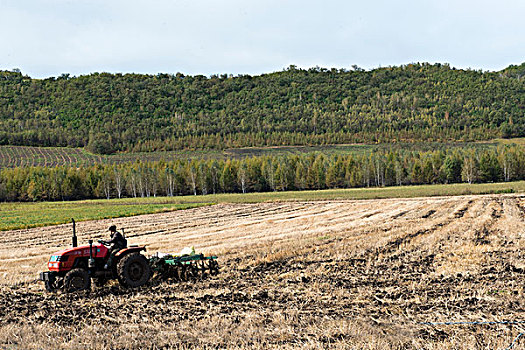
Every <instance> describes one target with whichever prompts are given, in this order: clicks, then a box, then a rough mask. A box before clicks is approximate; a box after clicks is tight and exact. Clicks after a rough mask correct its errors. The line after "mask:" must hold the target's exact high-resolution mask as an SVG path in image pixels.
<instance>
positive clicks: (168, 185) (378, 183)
mask: <svg viewBox="0 0 525 350" xmlns="http://www.w3.org/2000/svg"><path fill="white" fill-rule="evenodd" d="M524 179H525V152H524V150H523V148H522V147H519V146H505V147H499V148H497V149H486V150H481V151H480V150H476V149H473V148H472V149H467V148H465V149H460V148H458V149H454V150H437V151H426V152H423V151H407V150H390V151H373V152H370V153H368V154H361V155H350V154H346V155H338V154H335V155H330V156H327V155H324V154H322V153H318V152H316V153H310V154H304V155H285V156H258V157H257V156H254V157H251V158H244V159H226V160H217V159H193V160H176V161H170V162H165V161H157V162H140V161H138V162H132V163H131V162H130V163H123V164H97V165H93V166H84V167H79V168H73V167H65V166H57V167H48V168H45V167H21V168H9V169H3V170H1V171H0V200H1V201H44V200H76V199H90V198H108V199H109V198H123V197H153V196H179V195H201V194H203V195H205V194H212V193H247V192H262V191H288V190H320V189H327V188H355V187H382V186H401V185H416V184H444V183H458V182H468V183H475V182H498V181H514V180H524Z"/></svg>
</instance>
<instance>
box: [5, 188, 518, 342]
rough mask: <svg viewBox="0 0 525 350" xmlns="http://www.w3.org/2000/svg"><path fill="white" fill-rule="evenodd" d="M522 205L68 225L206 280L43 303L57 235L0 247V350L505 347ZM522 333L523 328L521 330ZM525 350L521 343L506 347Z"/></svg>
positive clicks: (486, 201) (339, 206)
mask: <svg viewBox="0 0 525 350" xmlns="http://www.w3.org/2000/svg"><path fill="white" fill-rule="evenodd" d="M524 217H525V196H521V195H490V196H462V197H439V198H413V199H385V200H363V201H330V202H328V201H326V202H282V203H263V204H221V205H215V206H211V207H201V208H195V209H189V210H185V211H178V212H171V213H164V214H153V215H144V216H137V217H133V218H122V219H113V220H102V221H93V222H83V223H79V224H78V227H77V229H78V231H79V236H80V241H87V239H88V238H93V239H95V240H96V239H99V238H102V237H104V236H107V235H106V232H105V230H106V229H107V227H108V226H109V224H110V223H114V224H116V225H117V226H118V227H119V228H120V227H124V228H125V232H126V234H127V237H128V241H129V242H130V243H131V244H138V243H144V244H147V245H148V251H149V252H150V253H153V252H155V251H161V252H170V251H179V250H180V249H181V248H182V247H184V246H191V245H193V246H195V249H196V250H197V251H202V252H204V253H213V254H216V255H218V256H219V263H220V265H221V273H220V274H219V275H218V276H215V277H210V278H208V279H206V280H202V281H192V282H173V281H159V280H154V281H152V282H151V284H150V285H148V286H146V287H143V288H141V289H138V290H125V289H121V288H120V287H119V286H118V285H109V286H106V287H102V288H94V289H93V291H92V292H91V293H90V294H82V293H81V294H71V295H63V294H58V295H50V294H47V293H45V292H43V286H42V285H39V284H37V283H34V282H33V281H32V280H34V278H35V277H36V275H37V273H38V272H39V271H41V270H44V269H45V262H46V260H47V259H48V257H49V255H51V253H52V252H54V251H56V250H59V249H60V248H62V247H64V246H68V245H69V244H70V229H69V227H68V226H54V227H46V228H38V229H29V230H20V231H8V232H3V233H2V234H1V236H0V262H1V264H0V277H1V279H0V281H1V284H2V285H1V287H0V292H1V294H0V305H1V308H0V348H12V349H26V348H38V349H40V348H45V349H47V348H50V349H51V348H52V349H60V348H66V349H90V348H107V349H133V348H152V349H155V348H193V347H195V348H228V349H229V348H345V349H505V348H507V347H508V346H509V345H510V344H511V342H512V341H513V340H514V339H515V338H516V337H517V336H518V334H520V333H521V332H522V331H524V328H525V324H507V325H501V324H493V325H452V326H448V325H438V326H430V325H425V324H422V322H445V321H503V320H513V321H515V320H517V321H525V303H524V287H523V286H524V283H525V275H524V268H525V260H524V259H523V256H522V253H521V252H522V249H523V247H524V244H525V242H524V238H525V231H524V229H525V222H524ZM522 326H523V327H522ZM521 348H525V338H520V339H518V341H517V342H516V343H515V345H514V349H521Z"/></svg>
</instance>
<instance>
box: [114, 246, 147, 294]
mask: <svg viewBox="0 0 525 350" xmlns="http://www.w3.org/2000/svg"><path fill="white" fill-rule="evenodd" d="M117 273H118V280H119V282H120V284H122V285H123V286H124V287H131V288H135V287H140V286H143V285H145V284H146V283H148V281H149V279H150V277H151V268H150V266H149V263H148V260H147V259H146V258H145V257H144V255H141V254H138V253H134V254H129V255H126V256H125V257H123V258H122V260H120V261H119V263H118V265H117Z"/></svg>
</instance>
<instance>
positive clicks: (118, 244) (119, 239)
mask: <svg viewBox="0 0 525 350" xmlns="http://www.w3.org/2000/svg"><path fill="white" fill-rule="evenodd" d="M107 243H108V244H111V247H112V248H118V249H124V248H126V247H127V246H128V241H127V240H126V239H125V238H124V236H122V234H121V233H120V232H118V231H115V232H111V240H110V241H108V242H107Z"/></svg>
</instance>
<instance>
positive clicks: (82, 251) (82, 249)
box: [52, 244, 108, 257]
mask: <svg viewBox="0 0 525 350" xmlns="http://www.w3.org/2000/svg"><path fill="white" fill-rule="evenodd" d="M92 249H93V250H92V254H93V257H97V256H99V257H100V256H106V253H107V251H108V248H106V247H105V246H104V245H102V244H93V248H92ZM65 255H75V256H80V257H84V256H89V245H87V244H86V245H81V246H78V247H71V248H67V249H64V250H61V251H58V252H55V253H53V255H52V257H54V256H65Z"/></svg>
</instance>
